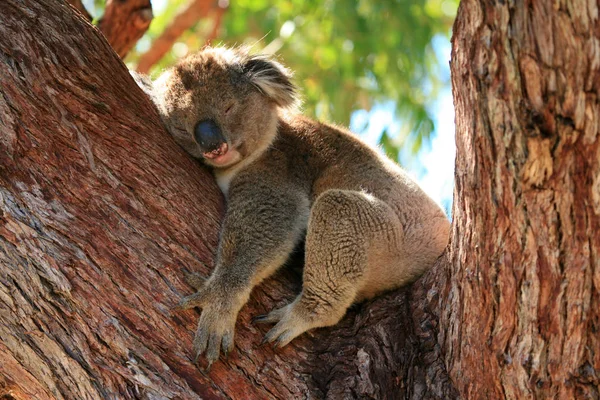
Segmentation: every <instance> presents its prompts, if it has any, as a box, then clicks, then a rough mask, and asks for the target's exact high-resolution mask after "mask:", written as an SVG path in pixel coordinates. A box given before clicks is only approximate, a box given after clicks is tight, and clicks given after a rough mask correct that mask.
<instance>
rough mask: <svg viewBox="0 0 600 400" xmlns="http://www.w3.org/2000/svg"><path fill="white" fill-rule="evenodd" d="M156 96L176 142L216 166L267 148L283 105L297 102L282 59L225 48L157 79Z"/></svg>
mask: <svg viewBox="0 0 600 400" xmlns="http://www.w3.org/2000/svg"><path fill="white" fill-rule="evenodd" d="M153 96H154V100H155V102H156V103H157V106H158V108H159V111H160V113H161V117H162V119H163V122H164V123H165V125H166V126H167V129H168V130H169V131H170V132H171V134H172V135H173V137H174V138H175V140H177V142H178V143H179V144H180V145H181V146H182V147H183V148H184V149H185V150H186V151H187V152H188V153H190V154H191V155H192V156H194V157H198V158H202V159H204V161H205V162H206V163H207V164H209V165H212V166H213V167H216V168H225V167H229V166H232V165H234V164H236V163H238V162H240V161H241V160H243V159H246V158H248V157H250V156H252V155H253V154H257V152H261V151H262V150H264V149H266V148H267V147H268V146H269V145H270V143H271V142H272V141H273V139H274V138H275V135H276V132H277V120H278V111H279V109H282V108H283V109H285V108H290V107H293V106H294V105H295V103H296V101H297V98H296V89H295V87H294V86H293V84H292V83H291V81H290V75H289V73H288V71H287V70H286V69H285V68H284V67H283V66H281V65H280V64H279V63H277V62H275V61H272V60H269V59H267V58H265V57H262V56H249V55H248V54H247V53H245V52H243V51H241V50H230V49H225V48H206V49H204V50H202V51H200V52H199V53H197V54H194V55H191V56H189V57H187V58H186V59H184V60H183V61H181V62H180V63H179V64H177V65H176V66H175V67H173V68H171V69H170V70H167V71H166V72H165V73H163V74H162V75H161V76H160V77H159V78H158V79H157V80H156V81H155V82H154V85H153Z"/></svg>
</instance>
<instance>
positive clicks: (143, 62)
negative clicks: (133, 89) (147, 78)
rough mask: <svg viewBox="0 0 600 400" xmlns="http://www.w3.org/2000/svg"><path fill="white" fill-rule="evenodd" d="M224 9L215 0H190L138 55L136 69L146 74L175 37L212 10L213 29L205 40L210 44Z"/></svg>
mask: <svg viewBox="0 0 600 400" xmlns="http://www.w3.org/2000/svg"><path fill="white" fill-rule="evenodd" d="M225 10H226V9H225V8H221V7H220V6H219V2H218V1H215V0H190V2H189V3H188V4H187V5H186V6H185V7H184V8H183V9H182V10H181V11H180V12H179V13H178V14H177V15H176V16H175V18H173V21H172V22H171V23H170V24H169V25H168V26H167V27H166V28H165V30H164V32H163V33H161V35H160V36H159V37H157V38H156V39H155V40H154V41H153V42H152V46H151V47H150V49H148V51H147V52H145V53H144V54H142V55H141V56H140V58H139V61H138V65H137V67H136V70H137V71H138V72H141V73H144V74H147V73H148V72H149V71H150V68H152V66H153V65H154V64H156V63H157V62H159V61H160V59H161V58H163V57H164V55H165V54H167V52H168V51H169V50H171V48H172V47H173V45H174V44H175V42H176V41H177V39H178V38H179V37H180V36H181V35H183V33H184V32H185V31H187V30H188V29H190V28H192V27H193V26H194V25H195V24H197V23H198V21H199V20H200V19H202V18H205V17H206V16H208V15H209V14H210V12H211V11H213V14H214V24H213V29H212V31H211V33H210V35H209V37H208V38H207V40H206V42H207V44H210V42H211V41H212V40H214V38H215V37H216V34H217V32H218V29H219V27H220V25H221V18H222V16H223V13H224V12H225Z"/></svg>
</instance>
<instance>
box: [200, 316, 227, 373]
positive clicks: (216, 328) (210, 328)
mask: <svg viewBox="0 0 600 400" xmlns="http://www.w3.org/2000/svg"><path fill="white" fill-rule="evenodd" d="M235 317H236V315H235V314H233V315H232V317H231V318H230V316H229V315H228V314H227V312H226V311H224V310H217V309H213V308H211V307H206V308H205V309H203V310H202V314H201V315H200V320H199V321H198V329H197V330H196V336H195V338H194V354H195V359H194V364H197V363H198V360H199V358H200V356H201V355H202V354H204V358H205V359H206V363H207V367H206V371H207V372H208V371H209V370H210V367H211V366H212V364H213V363H214V362H215V361H217V360H218V359H219V355H220V353H221V351H222V352H223V354H224V355H225V356H227V354H228V353H229V352H231V350H233V344H234V342H233V338H234V329H235Z"/></svg>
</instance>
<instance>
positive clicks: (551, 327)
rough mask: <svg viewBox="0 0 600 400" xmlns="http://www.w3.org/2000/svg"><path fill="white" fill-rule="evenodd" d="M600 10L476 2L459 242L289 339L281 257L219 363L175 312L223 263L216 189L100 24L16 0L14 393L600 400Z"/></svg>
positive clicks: (10, 379)
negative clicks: (217, 259)
mask: <svg viewBox="0 0 600 400" xmlns="http://www.w3.org/2000/svg"><path fill="white" fill-rule="evenodd" d="M598 25H599V21H598V6H597V5H595V4H592V3H585V4H583V3H582V2H579V1H576V0H573V1H571V2H558V3H553V4H548V5H546V4H538V3H532V4H530V5H527V6H526V5H524V4H516V3H507V2H499V3H497V4H495V3H490V2H479V1H477V0H465V1H463V2H462V3H461V6H460V9H459V13H458V17H457V21H456V24H455V30H454V31H455V36H454V40H453V62H452V73H453V92H454V97H455V104H456V110H457V128H458V129H457V133H458V134H457V154H458V156H457V169H456V171H457V173H456V190H455V193H456V201H455V203H454V210H453V214H454V223H453V234H452V243H451V244H450V246H449V252H448V255H447V257H446V256H444V257H442V258H441V259H440V262H439V263H438V265H437V266H436V267H435V268H434V269H432V270H431V271H430V272H429V273H428V274H426V275H425V276H424V277H423V278H422V279H421V280H419V282H417V283H416V284H415V285H413V287H412V288H410V289H405V290H401V291H397V292H395V293H391V294H388V295H386V296H382V297H380V298H378V299H376V300H374V301H373V302H370V303H366V304H362V305H359V306H358V307H357V308H356V309H355V310H353V311H351V312H350V313H349V314H348V315H347V317H346V318H345V319H344V320H343V321H342V323H341V324H340V325H339V326H336V327H333V328H330V329H322V330H318V331H315V332H314V333H312V334H311V335H306V336H304V337H302V338H300V339H299V340H297V341H295V342H294V343H293V344H292V345H291V346H290V347H287V348H285V349H284V350H283V351H281V352H273V351H272V350H271V349H270V348H269V347H258V346H257V344H258V342H259V340H260V337H261V336H262V334H263V333H264V332H261V331H259V328H257V327H254V326H253V325H252V324H251V323H250V316H251V315H253V314H256V313H257V312H260V313H262V312H264V311H265V310H266V309H269V308H271V307H272V306H275V305H277V304H278V303H283V302H284V301H285V300H284V299H288V300H289V299H291V298H292V297H293V296H294V288H296V289H295V290H297V289H298V286H297V282H298V281H297V279H294V278H293V273H292V272H291V271H284V272H283V273H282V274H279V275H278V276H277V277H276V278H275V279H272V280H269V281H268V282H266V284H265V285H263V286H261V287H260V288H258V290H257V291H256V293H255V294H254V295H253V297H252V300H251V303H250V305H249V306H248V307H247V308H245V309H244V310H243V311H242V315H241V318H240V323H239V325H238V332H239V335H238V349H237V350H238V351H236V352H235V354H234V355H232V357H231V358H230V359H229V360H223V361H221V362H218V363H216V364H215V365H214V366H213V370H212V371H211V373H210V375H207V374H204V373H202V371H200V370H198V369H197V368H196V367H194V366H193V365H192V364H191V361H190V357H191V354H190V352H189V349H190V348H191V337H192V334H193V324H194V320H195V319H196V315H194V312H191V311H190V312H187V313H181V314H179V313H178V314H175V313H171V312H170V311H169V309H170V307H171V306H172V305H174V304H176V302H177V300H178V299H179V298H180V297H181V296H182V295H183V294H187V293H189V292H191V291H192V289H191V288H188V287H186V286H185V285H184V284H183V283H182V275H183V272H184V271H185V270H195V271H198V270H199V271H201V272H203V273H208V270H209V269H210V268H206V267H204V266H203V265H202V263H210V260H211V259H212V253H213V252H214V246H215V242H216V231H217V229H218V220H219V217H220V213H221V212H222V205H221V204H222V203H221V202H220V198H219V194H218V190H217V188H216V187H215V185H214V183H213V182H212V180H211V179H210V177H209V176H208V175H207V173H206V172H205V171H204V170H203V169H202V168H201V167H199V166H198V167H197V165H196V164H195V163H193V162H192V160H190V159H189V157H187V156H186V155H185V154H184V153H183V151H181V150H180V149H179V148H177V146H176V145H175V144H174V143H173V142H172V140H171V139H170V138H169V136H168V135H167V134H166V133H165V132H164V130H163V129H162V127H161V125H160V123H159V121H158V118H157V116H156V114H155V112H154V110H153V109H152V107H151V105H150V104H149V103H148V100H147V99H145V97H144V96H143V95H142V93H141V92H140V91H139V90H136V89H135V85H134V83H133V82H132V80H131V79H130V78H129V76H128V75H127V71H126V69H125V68H124V66H123V65H122V64H121V63H120V62H119V60H118V59H117V58H116V56H115V54H114V53H113V52H112V50H111V49H110V48H109V47H108V45H107V44H106V42H105V41H104V40H103V38H101V37H100V35H99V33H98V32H97V31H94V30H92V29H90V27H89V25H88V24H87V22H86V21H85V20H84V19H83V17H81V16H78V17H76V16H75V14H74V13H73V12H72V10H70V9H69V8H67V7H66V5H65V3H64V2H63V1H57V0H39V1H33V0H25V1H22V0H21V1H17V0H5V1H4V2H2V3H0V54H2V57H0V81H1V82H2V85H1V86H0V134H1V135H0V147H1V148H0V181H1V182H2V183H1V184H0V190H1V192H0V193H1V202H0V210H1V213H0V243H2V246H1V247H0V258H1V259H2V262H1V263H0V396H1V397H7V398H16V399H24V398H42V399H43V398H107V397H111V396H113V397H114V396H116V397H121V398H139V397H141V398H156V397H160V396H162V397H167V398H177V397H179V398H199V397H202V398H227V397H231V398H253V397H259V398H269V397H270V398H277V397H279V398H294V397H299V396H309V397H315V398H322V397H330V398H344V397H346V398H361V397H362V398H364V397H374V398H406V397H409V398H415V399H417V398H419V399H420V398H454V397H456V396H457V395H461V396H462V397H464V398H482V399H485V398H502V397H507V398H521V397H537V398H552V397H555V398H564V399H573V398H592V399H593V398H597V397H598V395H599V393H600V382H599V378H598V376H599V371H600V350H599V349H600V346H599V345H598V336H597V332H598V329H599V324H600V307H599V304H598V303H599V299H600V267H599V263H598V253H599V250H600V234H599V233H598V232H599V229H598V228H600V226H599V225H600V206H599V204H600V200H598V199H599V198H600V194H599V193H600V184H598V182H599V178H598V177H600V161H599V160H600V157H599V154H600V150H599V146H600V144H599V143H600V142H599V141H598V136H599V135H600V132H599V123H598V121H599V120H600V118H599V116H598V113H599V112H600V111H599V110H600V108H599V107H598V94H599V93H600V87H599V85H600V80H599V79H597V78H598V76H600V62H597V60H596V58H597V55H598V54H600V51H598V49H597V47H598V45H597V43H599V39H600V38H599V37H598V36H599V35H600V33H599V32H600V29H598ZM57 37H60V38H61V40H56V38H57ZM132 155H133V156H132ZM196 167H197V168H196ZM296 278H297V277H296ZM260 329H262V328H260Z"/></svg>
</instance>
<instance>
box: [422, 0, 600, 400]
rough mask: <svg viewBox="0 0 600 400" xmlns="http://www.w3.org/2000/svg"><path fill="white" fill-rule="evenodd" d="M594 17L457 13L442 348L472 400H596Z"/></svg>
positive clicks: (522, 9) (589, 5)
mask: <svg viewBox="0 0 600 400" xmlns="http://www.w3.org/2000/svg"><path fill="white" fill-rule="evenodd" d="M598 8H599V3H598V2H597V1H595V0H571V1H566V0H558V1H538V0H528V1H522V2H512V1H480V0H463V1H462V2H461V3H460V7H459V11H458V17H457V20H456V23H455V26H454V34H453V35H454V36H453V40H452V48H453V50H452V61H451V72H452V84H453V94H454V103H455V108H456V123H457V126H456V131H457V135H456V138H457V159H456V184H455V203H454V210H453V216H454V217H453V218H454V225H453V243H452V246H451V247H452V251H451V262H450V264H449V268H448V270H446V271H445V273H444V274H440V277H441V278H442V279H441V281H443V282H442V283H441V284H439V286H438V287H440V288H441V289H440V291H439V294H438V296H439V300H438V307H439V310H440V314H439V315H440V319H439V321H438V323H439V327H440V332H439V336H438V342H439V343H440V344H441V347H442V349H443V353H444V357H445V363H446V365H447V368H448V372H449V374H450V376H451V378H452V381H453V383H454V384H455V386H456V387H457V389H458V390H459V392H460V394H461V395H462V397H464V398H470V399H471V398H472V399H498V398H509V399H517V398H519V399H520V398H538V399H549V398H556V399H598V398H600V332H599V330H600V138H599V130H600V107H599V95H600V21H599V19H598ZM438 272H439V271H438ZM442 275H445V276H442ZM433 308H435V307H433Z"/></svg>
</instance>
